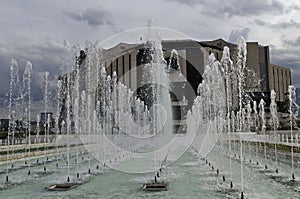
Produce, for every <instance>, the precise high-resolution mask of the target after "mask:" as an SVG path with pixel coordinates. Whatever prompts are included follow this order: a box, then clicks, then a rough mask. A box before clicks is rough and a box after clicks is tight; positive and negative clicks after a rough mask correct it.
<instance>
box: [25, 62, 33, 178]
mask: <svg viewBox="0 0 300 199" xmlns="http://www.w3.org/2000/svg"><path fill="white" fill-rule="evenodd" d="M31 75H32V64H31V63H30V62H29V61H27V62H26V65H25V71H24V74H23V91H24V93H23V98H24V99H23V100H24V102H26V104H27V105H26V107H27V108H26V111H25V112H26V114H27V120H25V122H26V131H27V132H28V137H27V138H28V175H30V166H31V165H30V155H31V154H30V149H31V136H30V134H31V122H30V120H31Z"/></svg>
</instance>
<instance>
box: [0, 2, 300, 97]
mask: <svg viewBox="0 0 300 199" xmlns="http://www.w3.org/2000/svg"><path fill="white" fill-rule="evenodd" d="M0 16H1V17H0V83H1V88H0V97H1V96H2V97H3V95H4V93H5V92H7V87H8V83H7V81H8V79H7V77H8V74H9V62H10V59H11V58H16V59H17V60H18V61H19V65H20V67H21V68H22V66H23V65H24V63H25V60H30V61H31V62H32V64H33V67H34V71H35V75H34V76H35V78H34V82H35V85H37V84H38V82H41V78H42V74H43V72H44V71H45V70H49V71H50V72H51V73H52V78H56V76H55V75H57V71H58V69H59V65H60V62H61V59H62V57H63V44H64V40H68V41H69V42H70V43H71V44H76V43H79V44H83V43H84V42H85V41H86V40H90V41H92V42H95V41H96V40H99V41H102V40H104V39H106V38H108V37H110V36H112V35H114V34H116V33H118V32H121V31H124V30H129V29H133V28H140V27H145V26H146V21H147V20H149V19H151V18H153V19H154V22H155V26H158V27H163V28H169V29H174V30H177V31H180V32H182V33H184V34H186V35H189V36H190V37H192V38H195V39H197V40H213V39H217V38H223V39H225V40H228V41H231V42H235V40H236V38H237V37H238V36H240V35H243V36H244V38H245V39H246V40H247V41H258V42H259V43H260V44H262V45H269V46H270V54H271V62H272V63H274V64H279V65H282V66H285V67H288V68H290V69H291V70H292V74H293V80H292V81H293V83H294V84H295V85H296V86H297V87H300V18H299V16H300V1H299V0H293V1H290V0H251V1H250V0H226V1H225V0H223V1H221V0H151V1H143V0H127V1H122V0H121V1H116V0H115V1H113V0H84V1H83V0H80V1H79V0H72V1H71V0H42V1H41V0H21V1H20V0H7V1H4V0H3V1H1V6H0ZM35 90H36V92H38V91H37V90H38V87H36V89H35Z"/></svg>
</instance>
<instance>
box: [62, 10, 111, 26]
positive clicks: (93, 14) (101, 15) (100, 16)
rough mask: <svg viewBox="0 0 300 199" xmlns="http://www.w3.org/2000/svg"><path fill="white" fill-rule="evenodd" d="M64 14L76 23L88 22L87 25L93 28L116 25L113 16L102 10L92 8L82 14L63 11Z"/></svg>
mask: <svg viewBox="0 0 300 199" xmlns="http://www.w3.org/2000/svg"><path fill="white" fill-rule="evenodd" d="M63 13H64V14H65V15H66V16H68V17H69V18H71V19H73V20H75V21H83V22H87V24H88V25H89V26H91V27H93V28H94V27H98V26H102V25H111V26H113V25H114V23H113V21H112V19H111V14H110V13H109V12H107V11H105V10H103V9H102V8H90V9H86V10H85V11H83V12H82V13H75V12H68V11H63Z"/></svg>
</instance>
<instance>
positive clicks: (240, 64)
mask: <svg viewBox="0 0 300 199" xmlns="http://www.w3.org/2000/svg"><path fill="white" fill-rule="evenodd" d="M237 44H238V57H237V72H238V73H237V78H238V95H239V112H238V118H239V121H238V122H239V133H240V158H241V188H242V192H241V198H244V179H243V178H244V177H243V175H244V174H243V142H242V138H241V133H242V128H243V126H242V119H241V117H242V109H243V97H244V88H243V87H244V78H245V76H244V73H245V68H246V56H247V44H246V42H245V40H244V38H243V37H240V38H238V40H237Z"/></svg>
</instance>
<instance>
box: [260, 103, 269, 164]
mask: <svg viewBox="0 0 300 199" xmlns="http://www.w3.org/2000/svg"><path fill="white" fill-rule="evenodd" d="M265 105H266V103H265V101H264V100H263V99H261V100H260V102H259V105H258V107H259V115H260V119H261V132H262V134H263V135H264V136H265V137H264V163H265V169H268V166H267V145H266V142H267V135H266V116H265Z"/></svg>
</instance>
